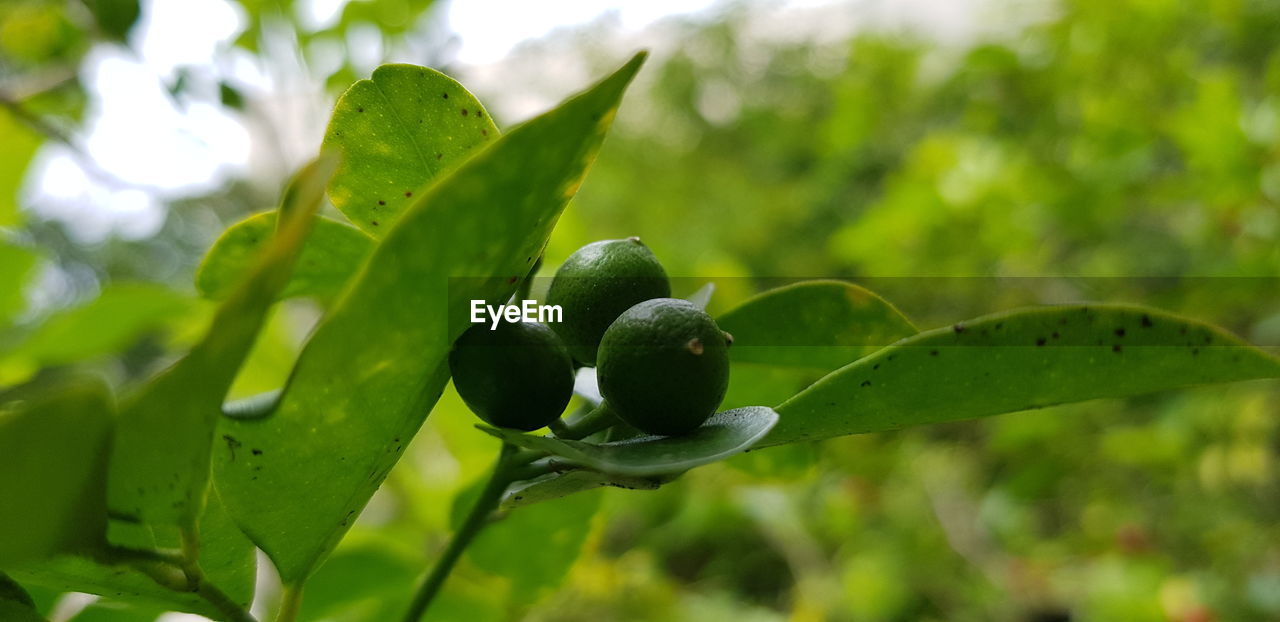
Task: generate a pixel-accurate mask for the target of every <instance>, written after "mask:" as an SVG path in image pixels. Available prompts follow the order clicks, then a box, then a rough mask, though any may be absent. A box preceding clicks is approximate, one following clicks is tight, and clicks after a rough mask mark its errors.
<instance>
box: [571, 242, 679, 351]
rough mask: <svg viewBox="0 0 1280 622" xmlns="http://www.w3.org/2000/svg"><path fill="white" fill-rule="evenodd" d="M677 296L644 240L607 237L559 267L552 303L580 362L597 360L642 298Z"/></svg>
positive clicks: (583, 249) (588, 246)
mask: <svg viewBox="0 0 1280 622" xmlns="http://www.w3.org/2000/svg"><path fill="white" fill-rule="evenodd" d="M670 295H671V283H670V282H669V281H668V280H667V273H666V272H665V271H664V270H663V269H662V264H660V263H658V258H657V257H654V255H653V251H650V250H649V247H647V246H645V245H644V244H643V243H642V242H640V238H627V239H625V240H602V241H600V242H592V243H591V244H588V245H586V246H583V247H582V248H580V249H578V250H577V251H574V253H573V254H572V255H570V256H569V258H568V259H566V260H565V262H564V264H563V265H561V266H560V269H559V270H556V276H555V278H554V279H553V280H552V281H551V287H550V288H549V289H548V290H547V304H549V305H559V306H560V308H561V309H562V310H563V321H561V322H557V323H555V324H552V325H551V327H552V330H554V331H556V333H557V334H559V335H560V337H561V338H562V339H564V341H565V344H566V345H567V346H568V347H569V353H570V354H572V355H573V358H574V359H576V360H577V361H578V362H579V363H581V364H583V365H587V366H591V365H595V364H596V350H597V348H599V346H600V338H601V337H602V336H603V335H604V331H605V330H606V329H608V328H609V325H610V324H612V323H613V321H614V320H615V319H617V317H618V316H619V315H621V314H622V312H623V311H626V310H627V309H630V308H631V306H632V305H634V304H636V303H637V302H642V301H645V300H650V299H653V298H664V297H666V296H670Z"/></svg>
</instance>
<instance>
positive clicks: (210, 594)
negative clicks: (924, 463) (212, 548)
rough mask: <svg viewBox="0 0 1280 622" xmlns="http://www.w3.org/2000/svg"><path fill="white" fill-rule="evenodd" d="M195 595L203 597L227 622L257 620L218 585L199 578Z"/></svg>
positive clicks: (251, 621)
mask: <svg viewBox="0 0 1280 622" xmlns="http://www.w3.org/2000/svg"><path fill="white" fill-rule="evenodd" d="M196 595H197V596H199V597H200V598H203V599H204V600H205V602H207V603H209V604H210V605H213V606H214V608H216V609H217V610H218V611H219V612H220V613H222V615H223V616H225V617H226V620H227V621H228V622H258V621H257V620H256V619H255V618H254V617H253V616H252V615H249V612H248V611H245V610H244V609H243V608H242V607H241V606H240V605H238V604H236V601H234V600H231V597H230V596H227V595H226V593H225V592H223V591H222V590H220V589H218V586H216V585H214V584H212V583H209V582H208V581H206V580H204V579H201V580H200V585H199V586H197V588H196Z"/></svg>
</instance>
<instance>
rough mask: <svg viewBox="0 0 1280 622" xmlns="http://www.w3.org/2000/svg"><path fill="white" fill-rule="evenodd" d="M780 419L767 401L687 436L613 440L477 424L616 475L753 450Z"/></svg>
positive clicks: (666, 469) (674, 469)
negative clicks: (561, 436) (580, 438)
mask: <svg viewBox="0 0 1280 622" xmlns="http://www.w3.org/2000/svg"><path fill="white" fill-rule="evenodd" d="M777 422H778V414H777V413H775V412H773V410H772V409H769V408H765V407H764V406H747V407H744V408H735V409H733V410H726V411H724V412H720V413H716V414H715V415H713V416H712V417H711V418H710V419H708V420H707V422H706V423H704V424H702V427H700V428H698V429H697V430H695V431H694V432H693V433H692V434H686V435H684V436H641V437H637V438H632V439H627V440H625V441H617V442H613V443H601V444H594V443H585V442H582V441H570V440H561V439H558V438H554V437H550V436H535V435H532V434H523V433H520V432H517V431H515V430H507V429H499V428H492V427H489V426H483V425H481V426H476V427H478V428H480V429H481V430H484V431H485V432H488V433H489V434H492V435H494V436H496V437H498V438H500V439H502V440H504V441H507V442H509V443H511V444H513V445H516V446H519V447H524V448H526V449H533V450H536V451H544V452H547V453H549V454H552V455H554V456H558V457H560V458H563V459H565V460H566V461H568V462H570V463H572V464H575V465H578V466H583V467H586V468H589V469H594V470H596V471H600V472H602V473H609V474H612V475H624V476H630V477H647V476H652V475H666V474H671V473H683V472H684V471H688V470H689V469H692V468H693V467H696V466H701V465H704V464H708V463H711V462H715V461H717V460H723V459H725V458H728V457H729V456H732V455H735V454H739V453H742V452H744V451H746V450H748V449H751V447H752V446H753V445H755V444H756V441H759V440H760V439H762V438H764V436H765V434H768V433H769V430H770V429H772V428H773V426H774V424H776V423H777Z"/></svg>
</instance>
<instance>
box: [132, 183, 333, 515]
mask: <svg viewBox="0 0 1280 622" xmlns="http://www.w3.org/2000/svg"><path fill="white" fill-rule="evenodd" d="M332 162H333V161H332V160H331V159H322V160H317V161H316V162H314V163H312V164H310V165H308V166H307V167H306V168H304V169H303V170H302V171H301V172H300V173H299V174H298V176H297V177H296V178H295V180H294V182H293V184H292V186H291V188H290V189H288V190H286V193H285V199H284V202H283V206H284V207H282V209H288V210H289V211H288V212H287V213H289V214H290V216H291V217H290V218H287V219H285V220H283V221H282V222H281V223H280V227H279V229H278V231H277V234H276V238H275V242H274V243H272V244H271V246H270V247H269V248H268V249H266V251H265V252H264V253H263V254H262V256H261V258H260V260H259V263H258V264H257V266H256V267H255V268H254V270H253V272H252V273H251V275H250V276H249V278H248V279H247V280H245V281H244V282H243V283H242V284H241V286H240V287H239V288H238V289H237V290H236V292H235V293H234V294H233V295H232V296H231V297H230V298H228V299H227V300H226V302H224V303H223V304H222V306H221V307H220V308H219V309H218V312H217V314H216V315H215V316H214V319H213V323H212V325H211V326H210V327H209V331H208V333H206V334H205V337H204V338H203V339H202V340H201V341H200V342H199V343H197V344H196V345H195V346H194V347H193V348H192V349H191V351H190V352H189V353H188V354H187V356H186V357H185V358H183V359H182V360H180V361H178V363H176V364H175V365H174V366H173V367H171V368H169V369H168V370H166V371H165V372H163V373H161V374H160V375H159V376H158V377H156V378H155V379H153V380H152V381H151V382H150V383H149V384H147V385H146V386H145V387H143V389H142V390H141V392H140V393H139V394H138V395H136V396H135V397H134V398H133V399H132V400H130V401H129V402H128V403H127V404H126V405H124V406H123V407H122V408H121V413H120V421H119V425H118V426H117V429H116V442H115V448H114V452H113V454H112V460H111V474H110V485H109V488H108V491H109V493H110V494H109V502H110V507H111V509H112V510H113V512H114V513H116V514H118V515H121V516H124V517H129V518H131V519H134V520H140V521H142V522H145V523H148V524H152V525H175V526H178V527H184V528H185V527H188V526H190V525H191V524H192V523H193V522H194V521H195V520H196V517H198V516H199V514H200V510H201V507H202V506H203V503H204V498H205V491H206V488H207V485H208V478H209V456H210V452H211V451H212V445H213V431H214V427H215V426H216V424H217V421H218V419H219V416H220V414H221V412H222V410H221V409H222V402H223V400H224V399H225V397H226V394H227V391H228V389H229V388H230V386H231V383H232V381H233V380H234V379H235V376H236V372H237V371H238V370H239V368H240V364H241V363H242V362H243V361H244V358H245V356H246V355H247V354H248V353H249V350H250V348H251V347H252V346H253V343H254V340H255V338H256V337H257V334H258V330H259V329H260V328H261V326H262V323H263V320H264V318H265V317H266V315H267V311H268V310H269V309H270V307H271V303H272V301H274V300H275V298H276V296H277V295H278V294H279V292H280V290H281V289H282V288H283V287H284V286H285V284H286V283H287V282H288V279H289V273H290V271H291V269H292V267H293V263H294V260H295V259H296V257H297V255H298V251H299V249H301V248H302V244H303V241H304V240H305V239H306V236H307V232H308V231H309V230H310V228H311V223H312V222H313V216H314V214H315V210H316V209H317V208H318V207H319V205H320V202H321V200H322V198H323V185H324V182H325V180H326V179H328V176H329V174H330V172H331V171H332V169H333V166H332Z"/></svg>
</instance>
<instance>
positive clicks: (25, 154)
mask: <svg viewBox="0 0 1280 622" xmlns="http://www.w3.org/2000/svg"><path fill="white" fill-rule="evenodd" d="M3 21H4V17H3V16H0V26H2V25H3ZM40 143H41V137H40V135H39V134H37V133H36V132H35V131H33V130H31V129H30V128H28V127H27V126H26V125H23V123H22V122H21V121H20V120H19V119H18V118H17V117H15V116H14V115H13V114H12V113H10V112H9V111H8V110H0V144H3V145H4V149H0V227H12V226H15V225H17V224H19V223H21V222H22V216H21V214H20V213H19V212H20V210H19V205H18V191H19V190H20V189H21V187H22V180H23V179H25V178H26V174H27V165H28V164H30V163H31V158H32V157H34V156H35V155H36V149H38V148H39V147H40ZM0 265H2V264H0ZM0 273H2V271H0ZM2 284H3V283H0V285H2ZM3 291H6V290H5V289H3V288H0V292H3Z"/></svg>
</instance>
